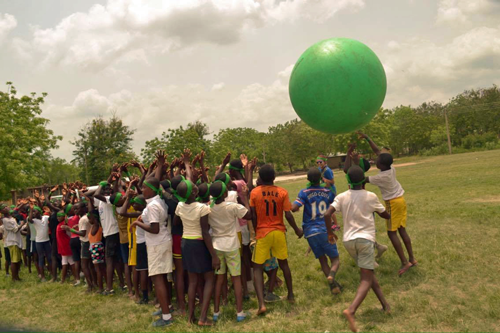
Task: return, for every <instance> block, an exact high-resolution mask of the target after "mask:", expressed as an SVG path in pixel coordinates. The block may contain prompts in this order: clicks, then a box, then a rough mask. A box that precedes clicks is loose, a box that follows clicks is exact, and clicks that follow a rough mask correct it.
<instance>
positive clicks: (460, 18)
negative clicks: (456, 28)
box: [436, 0, 498, 24]
mask: <svg viewBox="0 0 500 333" xmlns="http://www.w3.org/2000/svg"><path fill="white" fill-rule="evenodd" d="M495 9H498V1H496V0H441V1H439V4H438V14H437V18H436V21H437V23H454V24H463V23H466V22H468V21H469V18H470V17H471V16H473V15H477V14H488V13H489V12H492V11H494V10H495Z"/></svg>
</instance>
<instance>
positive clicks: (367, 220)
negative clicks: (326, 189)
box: [332, 190, 385, 242]
mask: <svg viewBox="0 0 500 333" xmlns="http://www.w3.org/2000/svg"><path fill="white" fill-rule="evenodd" d="M332 206H333V207H334V208H335V211H337V212H340V213H342V219H343V221H344V236H343V240H344V242H347V241H350V240H354V239H357V238H364V239H368V240H370V241H372V242H375V218H374V217H373V213H374V212H379V213H383V212H384V211H385V207H384V206H383V205H382V204H381V203H380V201H379V200H378V198H377V195H376V194H375V193H373V192H369V191H366V190H347V191H346V192H343V193H340V194H339V195H338V196H336V197H335V200H334V201H333V204H332Z"/></svg>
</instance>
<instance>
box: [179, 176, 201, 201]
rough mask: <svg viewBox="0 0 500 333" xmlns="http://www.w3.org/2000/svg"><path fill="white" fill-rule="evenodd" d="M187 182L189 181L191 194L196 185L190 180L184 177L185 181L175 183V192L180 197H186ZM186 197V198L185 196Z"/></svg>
mask: <svg viewBox="0 0 500 333" xmlns="http://www.w3.org/2000/svg"><path fill="white" fill-rule="evenodd" d="M187 182H190V183H191V186H192V189H193V190H192V192H191V194H193V192H194V188H195V187H197V186H196V185H195V184H194V183H193V182H192V181H190V180H188V179H186V180H185V181H183V182H181V183H180V184H179V185H177V194H178V195H179V196H180V197H181V198H186V194H187V191H188V186H187V184H186V183H187ZM186 199H188V198H186Z"/></svg>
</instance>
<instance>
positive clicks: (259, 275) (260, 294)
mask: <svg viewBox="0 0 500 333" xmlns="http://www.w3.org/2000/svg"><path fill="white" fill-rule="evenodd" d="M263 267H264V265H263V264H257V263H255V262H254V263H253V283H254V286H255V293H256V294H257V300H258V301H259V311H257V314H258V315H259V314H263V313H264V312H266V306H265V305H264V273H263Z"/></svg>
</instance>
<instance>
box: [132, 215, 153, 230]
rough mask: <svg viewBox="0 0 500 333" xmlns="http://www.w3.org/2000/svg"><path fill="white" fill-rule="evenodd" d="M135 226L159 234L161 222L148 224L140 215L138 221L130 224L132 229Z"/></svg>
mask: <svg viewBox="0 0 500 333" xmlns="http://www.w3.org/2000/svg"><path fill="white" fill-rule="evenodd" d="M155 222H156V221H155ZM133 227H139V228H141V229H143V230H144V231H146V232H149V233H152V234H158V233H159V232H160V223H150V224H146V223H144V222H142V216H139V218H138V219H137V220H136V221H134V222H132V224H131V225H130V230H132V228H133Z"/></svg>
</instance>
